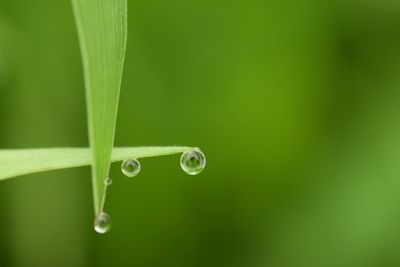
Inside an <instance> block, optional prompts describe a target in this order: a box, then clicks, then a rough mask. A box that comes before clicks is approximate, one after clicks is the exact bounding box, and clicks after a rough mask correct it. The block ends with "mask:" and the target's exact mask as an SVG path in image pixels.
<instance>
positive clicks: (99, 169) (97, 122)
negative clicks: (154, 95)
mask: <svg viewBox="0 0 400 267" xmlns="http://www.w3.org/2000/svg"><path fill="white" fill-rule="evenodd" d="M72 3H73V7H74V13H75V20H76V24H77V29H78V35H79V41H80V47H81V54H82V61H83V69H84V77H85V88H86V101H87V111H88V127H89V139H90V147H91V149H92V153H93V159H94V160H93V162H92V176H93V178H92V180H93V196H94V207H95V212H96V213H98V212H99V211H101V210H102V207H103V205H104V198H105V186H104V179H105V178H106V177H107V176H108V173H109V170H110V159H111V151H112V147H113V144H114V133H115V124H116V119H117V110H118V101H119V91H120V86H121V79H122V70H123V63H124V57H125V49H126V39H127V2H126V0H72Z"/></svg>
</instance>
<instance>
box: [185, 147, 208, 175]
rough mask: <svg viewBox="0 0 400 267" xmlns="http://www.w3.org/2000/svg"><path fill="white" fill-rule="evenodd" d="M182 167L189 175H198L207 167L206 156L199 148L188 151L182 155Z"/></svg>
mask: <svg viewBox="0 0 400 267" xmlns="http://www.w3.org/2000/svg"><path fill="white" fill-rule="evenodd" d="M181 167H182V169H183V170H184V171H185V172H186V173H187V174H189V175H197V174H199V173H201V172H202V171H203V170H204V168H205V167H206V156H205V155H204V154H203V152H201V151H200V150H199V149H193V150H190V151H187V152H185V153H183V154H182V156H181Z"/></svg>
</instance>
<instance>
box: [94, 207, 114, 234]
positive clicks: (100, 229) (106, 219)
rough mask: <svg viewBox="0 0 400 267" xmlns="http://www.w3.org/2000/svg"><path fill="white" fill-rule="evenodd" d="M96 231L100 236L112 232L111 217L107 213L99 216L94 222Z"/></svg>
mask: <svg viewBox="0 0 400 267" xmlns="http://www.w3.org/2000/svg"><path fill="white" fill-rule="evenodd" d="M94 230H95V231H96V232H97V233H99V234H105V233H107V232H109V231H110V230H111V217H110V216H109V215H108V214H107V213H105V212H101V213H100V214H99V215H97V216H96V219H95V221H94Z"/></svg>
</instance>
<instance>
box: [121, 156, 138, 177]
mask: <svg viewBox="0 0 400 267" xmlns="http://www.w3.org/2000/svg"><path fill="white" fill-rule="evenodd" d="M121 171H122V173H123V174H125V176H128V177H135V176H136V175H138V174H139V172H140V162H139V161H138V160H137V159H128V160H125V161H124V162H122V165H121Z"/></svg>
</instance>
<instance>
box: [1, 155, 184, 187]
mask: <svg viewBox="0 0 400 267" xmlns="http://www.w3.org/2000/svg"><path fill="white" fill-rule="evenodd" d="M190 149H191V148H189V147H122V148H114V149H113V151H112V155H111V157H110V160H111V161H113V162H115V161H122V160H124V159H127V158H135V159H139V158H147V157H156V156H164V155H172V154H177V153H183V152H185V151H188V150H190ZM91 164H93V159H92V153H91V151H90V149H89V148H48V149H45V148H43V149H14V150H0V180H5V179H8V178H12V177H16V176H20V175H25V174H30V173H37V172H44V171H51V170H57V169H65V168H72V167H82V166H88V165H91Z"/></svg>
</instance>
